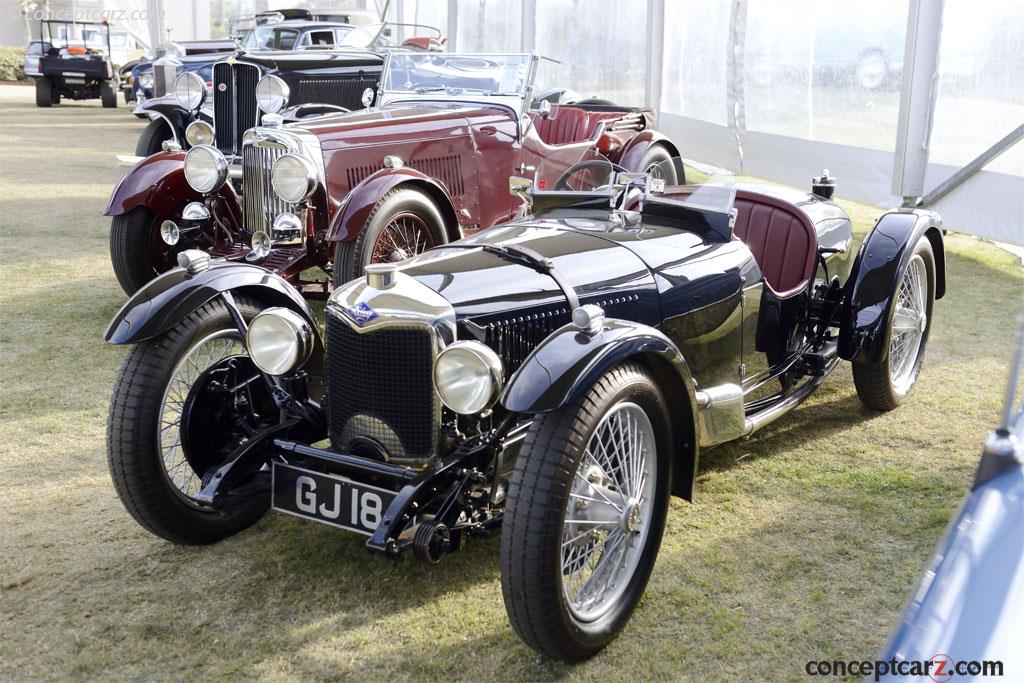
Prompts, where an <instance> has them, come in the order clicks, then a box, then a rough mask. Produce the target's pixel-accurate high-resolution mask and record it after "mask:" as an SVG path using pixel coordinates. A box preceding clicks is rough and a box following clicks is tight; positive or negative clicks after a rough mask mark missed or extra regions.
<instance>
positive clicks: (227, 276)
mask: <svg viewBox="0 0 1024 683" xmlns="http://www.w3.org/2000/svg"><path fill="white" fill-rule="evenodd" d="M228 291H230V292H233V293H237V294H245V295H248V296H251V297H253V298H255V299H258V300H259V301H261V302H264V303H266V304H267V306H285V307H287V308H290V309H292V310H294V311H295V312H296V313H298V314H300V315H302V316H303V317H304V318H305V319H306V320H307V322H309V324H310V326H311V327H312V328H313V331H314V334H316V335H317V344H318V345H319V344H320V343H321V342H320V339H319V327H318V325H317V322H316V316H314V315H313V312H312V311H310V310H309V306H308V305H307V304H306V301H305V300H304V299H303V298H302V295H301V294H300V293H299V292H298V290H296V289H295V288H294V287H292V286H291V285H290V284H288V282H287V281H285V280H284V278H281V277H279V276H278V275H275V274H274V273H272V272H270V271H269V270H266V269H265V268H261V267H259V266H254V265H251V264H248V263H213V264H211V265H210V268H209V269H208V270H205V271H203V272H201V273H197V274H195V275H189V274H188V272H187V271H186V270H184V269H183V268H173V269H171V270H169V271H167V272H166V273H164V274H163V275H160V276H159V277H157V278H156V279H154V280H152V281H150V282H149V283H148V284H147V285H146V286H145V287H143V288H142V289H140V290H139V291H137V292H136V293H135V294H134V295H133V296H132V298H130V299H129V300H128V301H127V303H125V305H124V306H122V307H121V310H120V311H118V312H117V315H115V316H114V319H113V320H112V321H111V322H110V325H109V326H108V327H107V331H106V332H105V333H104V335H103V338H104V339H105V340H106V341H108V342H109V343H111V344H136V343H138V342H141V341H145V340H146V339H151V338H153V337H156V336H157V335H160V334H163V333H164V332H166V331H167V330H169V329H170V328H171V327H173V326H174V325H176V324H178V323H179V322H181V321H182V320H184V319H185V318H187V317H188V316H190V315H192V313H194V312H195V311H196V310H198V309H199V308H200V307H201V306H203V305H204V304H206V303H209V302H210V301H212V300H213V299H214V298H216V297H217V296H219V295H220V294H221V293H222V292H228Z"/></svg>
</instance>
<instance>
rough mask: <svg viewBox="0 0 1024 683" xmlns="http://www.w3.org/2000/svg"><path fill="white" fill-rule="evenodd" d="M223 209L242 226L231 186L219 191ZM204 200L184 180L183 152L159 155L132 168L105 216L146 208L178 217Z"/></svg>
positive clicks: (240, 211) (116, 188)
mask: <svg viewBox="0 0 1024 683" xmlns="http://www.w3.org/2000/svg"><path fill="white" fill-rule="evenodd" d="M219 194H220V197H221V199H222V200H223V202H222V203H223V205H224V206H226V207H227V209H228V211H230V212H231V214H232V217H233V218H234V219H235V221H236V224H237V225H240V224H241V217H242V209H241V204H240V203H239V201H238V195H237V194H236V193H235V188H233V187H232V186H231V183H224V186H223V187H221V189H220V191H219ZM202 201H203V196H202V195H201V194H199V193H198V192H196V191H195V190H193V189H192V188H191V187H190V186H189V184H188V181H186V180H185V152H159V153H157V154H154V155H153V156H151V157H146V158H145V159H143V160H142V161H140V162H139V163H137V164H135V165H134V166H132V167H131V168H130V169H129V170H128V172H127V173H125V174H124V176H123V177H122V178H121V180H120V181H119V182H118V183H117V187H115V188H114V193H113V194H112V195H111V196H110V201H109V202H108V203H107V208H106V210H105V211H104V212H103V215H104V216H120V215H123V214H126V213H128V212H129V211H131V210H132V209H134V208H136V207H139V206H145V207H147V208H148V209H149V210H151V211H152V212H153V213H155V214H156V215H158V216H178V215H180V213H181V209H182V207H184V206H185V205H186V204H187V203H189V202H202Z"/></svg>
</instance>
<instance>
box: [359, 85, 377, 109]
mask: <svg viewBox="0 0 1024 683" xmlns="http://www.w3.org/2000/svg"><path fill="white" fill-rule="evenodd" d="M375 94H376V93H374V92H373V88H367V89H366V90H364V91H363V96H362V98H361V100H360V101H361V102H362V103H363V107H364V108H365V107H369V106H370V105H371V104H373V96H374V95H375Z"/></svg>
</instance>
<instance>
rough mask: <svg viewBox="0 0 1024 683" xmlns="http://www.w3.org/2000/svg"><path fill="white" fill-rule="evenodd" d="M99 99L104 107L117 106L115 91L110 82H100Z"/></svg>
mask: <svg viewBox="0 0 1024 683" xmlns="http://www.w3.org/2000/svg"><path fill="white" fill-rule="evenodd" d="M100 101H101V102H102V103H103V108H104V109H113V108H115V107H116V106H117V91H115V90H114V89H113V88H112V87H110V83H100Z"/></svg>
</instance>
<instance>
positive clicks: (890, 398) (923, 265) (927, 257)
mask: <svg viewBox="0 0 1024 683" xmlns="http://www.w3.org/2000/svg"><path fill="white" fill-rule="evenodd" d="M918 282H919V283H920V289H919V290H918V289H917V284H916V283H918ZM911 295H912V296H911ZM892 296H893V299H894V304H893V307H892V310H891V311H890V312H889V319H888V321H886V325H885V337H884V346H883V348H884V349H885V353H884V354H883V355H884V357H883V358H882V360H880V361H878V362H875V363H865V362H856V361H855V362H854V363H853V383H854V386H856V388H857V396H858V397H859V398H860V400H861V402H862V403H864V405H866V406H867V407H869V408H873V409H874V410H879V411H889V410H893V409H894V408H896V407H897V406H899V405H900V404H901V403H903V401H904V400H906V398H907V396H908V395H909V394H910V391H911V389H913V388H914V384H916V383H917V377H918V375H919V374H920V373H921V366H922V365H923V364H924V351H925V346H926V344H927V343H928V333H929V332H930V331H931V328H932V308H933V304H934V303H935V256H934V254H933V253H932V245H931V242H929V241H928V238H927V237H921V239H920V240H918V242H917V244H916V245H915V246H914V255H913V256H912V257H911V258H910V261H908V262H907V265H905V266H904V267H903V270H902V271H900V275H899V278H898V279H897V281H896V291H894V292H893V294H892ZM908 297H910V298H908ZM922 312H923V314H924V316H925V317H924V320H923V329H922V327H921V324H922V321H921V318H920V314H921V313H922ZM915 325H916V326H917V329H916V331H915V330H914V326H915ZM900 328H902V329H900Z"/></svg>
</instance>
